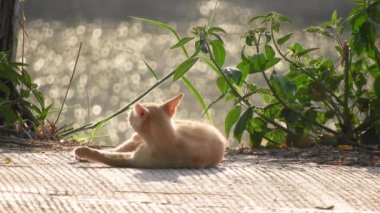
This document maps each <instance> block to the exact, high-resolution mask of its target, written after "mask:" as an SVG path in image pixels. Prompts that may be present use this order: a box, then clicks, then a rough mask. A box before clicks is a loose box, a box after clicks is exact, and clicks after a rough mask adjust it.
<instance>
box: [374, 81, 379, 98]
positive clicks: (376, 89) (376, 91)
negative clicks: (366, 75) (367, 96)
mask: <svg viewBox="0 0 380 213" xmlns="http://www.w3.org/2000/svg"><path fill="white" fill-rule="evenodd" d="M373 90H374V91H375V94H376V96H377V98H379V99H380V76H377V78H376V79H375V82H374V83H373Z"/></svg>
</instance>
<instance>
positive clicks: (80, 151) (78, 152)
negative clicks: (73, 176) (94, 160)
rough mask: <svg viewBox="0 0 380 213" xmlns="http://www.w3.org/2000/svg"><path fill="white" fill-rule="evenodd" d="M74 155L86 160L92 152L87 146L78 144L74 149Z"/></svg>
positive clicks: (78, 158) (76, 157)
mask: <svg viewBox="0 0 380 213" xmlns="http://www.w3.org/2000/svg"><path fill="white" fill-rule="evenodd" d="M73 152H74V157H75V159H77V160H85V159H86V156H88V155H89V154H90V152H91V149H90V148H89V147H87V146H78V147H76V148H75V149H74V151H73Z"/></svg>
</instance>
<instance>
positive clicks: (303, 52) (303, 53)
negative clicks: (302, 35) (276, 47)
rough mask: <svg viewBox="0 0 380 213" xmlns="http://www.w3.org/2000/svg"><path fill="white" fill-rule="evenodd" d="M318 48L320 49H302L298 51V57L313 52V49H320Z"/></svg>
mask: <svg viewBox="0 0 380 213" xmlns="http://www.w3.org/2000/svg"><path fill="white" fill-rule="evenodd" d="M318 49H319V48H309V49H306V50H302V51H300V52H298V53H297V54H296V55H297V56H298V57H302V56H304V55H307V54H308V53H310V52H312V51H314V50H318Z"/></svg>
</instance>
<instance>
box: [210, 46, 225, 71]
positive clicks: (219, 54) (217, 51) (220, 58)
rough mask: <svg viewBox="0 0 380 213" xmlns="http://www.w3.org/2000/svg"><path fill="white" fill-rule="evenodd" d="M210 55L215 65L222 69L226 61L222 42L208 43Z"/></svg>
mask: <svg viewBox="0 0 380 213" xmlns="http://www.w3.org/2000/svg"><path fill="white" fill-rule="evenodd" d="M210 45H211V48H212V53H213V56H214V58H215V61H216V63H217V64H218V66H219V67H222V66H223V64H224V61H225V60H226V50H225V49H224V46H223V42H222V41H220V40H213V41H211V42H210Z"/></svg>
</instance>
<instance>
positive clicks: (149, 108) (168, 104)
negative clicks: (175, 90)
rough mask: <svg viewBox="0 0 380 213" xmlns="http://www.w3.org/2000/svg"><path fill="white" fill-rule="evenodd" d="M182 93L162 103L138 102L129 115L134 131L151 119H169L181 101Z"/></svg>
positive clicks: (140, 129) (144, 125) (140, 128)
mask: <svg viewBox="0 0 380 213" xmlns="http://www.w3.org/2000/svg"><path fill="white" fill-rule="evenodd" d="M182 97H183V94H182V93H180V94H178V95H176V96H174V97H173V98H171V99H169V100H167V101H165V102H164V103H162V104H157V103H151V104H150V103H138V104H136V105H135V107H134V109H133V110H132V111H131V113H130V115H129V123H130V125H131V126H132V128H133V129H134V130H135V131H136V132H140V131H142V129H143V128H144V127H146V126H148V125H147V124H148V123H149V122H152V120H153V119H159V120H158V121H157V122H165V121H170V119H171V118H172V117H173V116H174V114H175V112H176V109H177V107H178V105H179V103H180V102H181V100H182Z"/></svg>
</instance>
